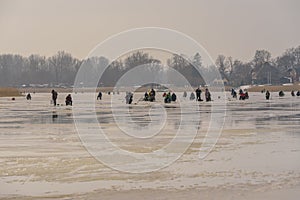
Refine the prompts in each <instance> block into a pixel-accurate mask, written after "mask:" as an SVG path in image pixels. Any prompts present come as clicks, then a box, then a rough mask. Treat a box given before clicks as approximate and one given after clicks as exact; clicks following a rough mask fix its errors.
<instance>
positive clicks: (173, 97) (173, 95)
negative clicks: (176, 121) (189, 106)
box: [171, 93, 177, 101]
mask: <svg viewBox="0 0 300 200" xmlns="http://www.w3.org/2000/svg"><path fill="white" fill-rule="evenodd" d="M171 99H172V101H176V99H177V96H176V94H175V93H173V94H172V96H171Z"/></svg>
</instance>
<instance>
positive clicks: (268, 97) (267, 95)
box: [266, 90, 271, 100]
mask: <svg viewBox="0 0 300 200" xmlns="http://www.w3.org/2000/svg"><path fill="white" fill-rule="evenodd" d="M270 96H271V94H270V92H269V90H267V92H266V99H267V100H269V99H270Z"/></svg>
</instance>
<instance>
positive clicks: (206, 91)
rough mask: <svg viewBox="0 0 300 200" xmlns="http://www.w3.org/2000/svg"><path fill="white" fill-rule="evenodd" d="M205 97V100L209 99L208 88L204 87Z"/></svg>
mask: <svg viewBox="0 0 300 200" xmlns="http://www.w3.org/2000/svg"><path fill="white" fill-rule="evenodd" d="M205 99H206V101H211V95H210V92H209V90H208V88H206V89H205Z"/></svg>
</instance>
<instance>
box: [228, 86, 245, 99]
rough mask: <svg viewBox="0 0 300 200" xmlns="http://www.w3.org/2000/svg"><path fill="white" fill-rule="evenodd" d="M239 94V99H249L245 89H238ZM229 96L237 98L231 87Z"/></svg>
mask: <svg viewBox="0 0 300 200" xmlns="http://www.w3.org/2000/svg"><path fill="white" fill-rule="evenodd" d="M239 95H240V97H239V100H246V99H249V94H248V91H247V90H242V89H240V90H239ZM231 96H232V98H235V99H237V93H236V91H235V90H234V89H233V88H232V89H231Z"/></svg>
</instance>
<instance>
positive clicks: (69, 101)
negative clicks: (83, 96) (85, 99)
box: [66, 94, 72, 106]
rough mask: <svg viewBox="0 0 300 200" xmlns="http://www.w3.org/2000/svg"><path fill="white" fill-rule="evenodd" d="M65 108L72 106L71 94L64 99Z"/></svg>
mask: <svg viewBox="0 0 300 200" xmlns="http://www.w3.org/2000/svg"><path fill="white" fill-rule="evenodd" d="M66 106H72V97H71V94H68V96H67V97H66Z"/></svg>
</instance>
